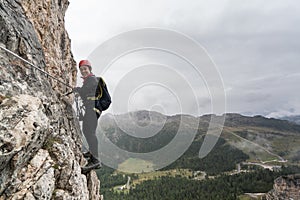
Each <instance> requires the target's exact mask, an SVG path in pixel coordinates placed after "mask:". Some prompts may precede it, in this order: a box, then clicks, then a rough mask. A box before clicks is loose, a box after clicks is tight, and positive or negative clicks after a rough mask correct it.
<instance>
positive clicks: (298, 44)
mask: <svg viewBox="0 0 300 200" xmlns="http://www.w3.org/2000/svg"><path fill="white" fill-rule="evenodd" d="M69 1H70V5H69V8H68V10H67V13H66V17H65V23H66V29H67V31H68V33H69V37H70V38H71V45H72V52H73V55H74V58H75V60H76V61H77V63H78V62H79V61H80V60H81V59H86V58H88V59H90V60H91V61H92V64H93V72H94V73H95V74H96V75H101V76H103V77H104V79H105V81H106V82H107V85H108V88H109V90H110V92H111V94H112V98H113V104H112V107H111V108H110V109H109V110H108V112H111V113H115V114H118V113H124V112H126V111H134V110H140V109H146V110H155V111H159V112H162V113H164V114H169V115H171V114H177V113H184V114H191V115H196V116H197V115H202V114H207V113H216V114H221V113H222V112H227V113H229V112H230V113H241V114H244V115H250V116H253V115H264V116H267V117H281V116H289V115H299V114H300V93H299V91H300V84H299V79H300V59H299V55H300V40H299V36H300V26H299V24H300V2H299V1H297V0H285V1H282V0H272V1H271V0H265V1H261V0H251V1H250V0H243V1H242V0H211V1H204V0H186V1H180V0H151V1H145V0H128V1H115V0H111V1H102V0H88V1H78V0H76V1H75V0H69ZM149 28H155V30H161V31H158V32H155V31H154V33H153V34H154V37H152V36H153V34H152V32H151V29H149ZM139 30H143V31H140V32H142V33H143V34H141V35H139V33H140V32H139ZM150 32H151V34H152V35H151V34H150ZM164 33H165V34H164ZM155 34H157V35H155ZM166 35H167V36H166ZM148 36H149V37H148ZM145 43H147V45H148V46H147V45H146V44H145ZM135 45H136V46H135ZM139 45H140V46H141V45H142V47H143V48H141V49H138V50H135V51H132V52H126V48H127V47H128V48H129V47H131V48H136V47H139ZM143 45H144V46H143ZM163 45H164V47H166V48H169V49H167V50H168V51H162V50H161V48H154V49H149V48H146V47H149V46H154V47H160V46H163ZM193 45H198V47H200V48H197V47H194V46H193ZM201 48H202V49H201ZM174 49H176V51H177V50H178V52H181V53H180V54H174V53H173V54H172V53H171V52H174ZM112 55H114V56H115V57H113V56H112ZM118 56H119V57H118ZM195 57H197V58H199V59H198V60H202V61H203V63H201V62H202V61H197V62H198V63H197V62H196V61H195V59H194V58H195ZM104 58H105V59H106V58H109V60H108V61H107V60H105V61H103V59H104ZM184 58H188V59H187V60H185V59H184ZM101 59H102V60H101ZM193 59H194V60H193ZM208 59H210V61H209V60H208ZM204 60H205V62H206V63H205V62H204ZM187 61H191V62H187ZM192 61H195V63H196V64H195V63H194V62H192ZM108 63H109V64H108ZM94 64H95V65H96V66H95V65H94ZM192 64H194V65H196V66H194V65H192ZM100 65H101V66H100ZM104 65H105V66H104ZM197 65H198V66H197ZM97 66H98V68H97ZM100 68H101V69H100ZM104 68H105V70H104ZM195 69H198V71H197V70H196V71H195ZM208 69H209V72H208V71H206V70H208ZM197 72H199V73H197ZM80 84H81V82H80V78H79V81H78V85H80ZM223 105H225V107H224V106H223Z"/></svg>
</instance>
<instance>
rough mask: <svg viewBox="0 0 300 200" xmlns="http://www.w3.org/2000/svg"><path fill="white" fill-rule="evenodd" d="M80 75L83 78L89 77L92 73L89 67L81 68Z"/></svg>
mask: <svg viewBox="0 0 300 200" xmlns="http://www.w3.org/2000/svg"><path fill="white" fill-rule="evenodd" d="M80 73H81V75H82V76H83V77H85V76H87V75H89V74H90V73H91V71H90V68H89V66H86V65H83V66H80Z"/></svg>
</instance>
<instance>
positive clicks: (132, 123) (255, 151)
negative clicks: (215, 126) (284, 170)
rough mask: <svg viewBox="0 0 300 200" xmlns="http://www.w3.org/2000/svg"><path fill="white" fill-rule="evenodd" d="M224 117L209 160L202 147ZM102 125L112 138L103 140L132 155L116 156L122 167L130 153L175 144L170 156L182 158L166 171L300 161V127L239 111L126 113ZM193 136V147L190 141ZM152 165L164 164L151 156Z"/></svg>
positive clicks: (217, 170) (217, 169)
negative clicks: (201, 155)
mask: <svg viewBox="0 0 300 200" xmlns="http://www.w3.org/2000/svg"><path fill="white" fill-rule="evenodd" d="M221 117H225V123H224V125H223V129H222V133H221V135H220V137H219V138H218V142H217V143H216V145H215V146H214V148H213V150H212V151H211V152H210V153H209V154H208V155H207V156H206V157H204V158H202V159H200V158H199V156H198V155H199V149H200V148H201V146H202V144H203V141H204V137H205V136H206V134H207V130H208V127H209V123H210V122H211V121H212V119H216V121H217V120H218V118H221ZM100 124H101V131H99V132H101V134H100V133H98V134H100V135H101V137H103V136H104V135H105V136H106V137H105V139H103V138H102V141H103V142H104V143H105V142H108V140H109V141H110V142H111V143H113V144H115V145H116V146H118V148H120V149H122V150H124V152H127V153H125V154H123V155H122V156H120V155H114V156H115V159H117V160H118V164H119V165H121V164H122V163H124V162H126V161H127V160H128V159H129V158H132V155H131V154H130V153H128V152H133V153H149V152H155V151H158V150H161V149H163V148H164V147H165V146H166V145H169V144H173V143H172V142H173V140H177V143H176V145H177V146H176V148H171V150H169V151H168V153H169V155H170V156H171V155H174V154H180V155H179V156H178V159H176V161H175V160H174V162H173V163H171V164H170V165H168V166H165V167H166V168H190V169H193V170H203V171H207V172H209V173H211V174H214V173H220V172H224V171H230V170H233V169H234V168H235V167H236V164H237V163H241V162H259V163H268V162H270V163H273V164H282V163H286V164H299V161H300V145H299V144H300V125H298V124H296V123H294V122H291V121H288V120H286V119H284V120H283V119H274V118H266V117H263V116H253V117H249V116H243V115H240V114H236V113H227V114H226V115H225V116H224V115H223V116H217V115H203V116H199V117H194V116H190V115H180V114H178V115H173V116H167V115H163V114H161V113H158V112H153V111H146V110H141V111H136V112H130V113H126V114H121V115H112V114H106V115H104V116H102V117H101V120H100ZM216 137H217V136H216ZM187 138H188V139H187ZM191 138H192V140H191V141H190V143H189V144H188V142H186V140H190V139H191ZM187 144H188V145H189V146H187V147H186V145H187ZM185 148H186V149H185ZM108 151H110V152H111V151H113V150H112V149H111V150H108ZM102 156H105V155H102ZM110 156H111V155H110ZM136 158H138V157H136ZM147 162H149V163H151V165H150V166H153V169H156V167H157V166H158V165H159V164H160V163H161V162H162V160H159V159H158V158H151V157H149V158H147ZM115 167H117V166H115ZM150 168H151V167H150Z"/></svg>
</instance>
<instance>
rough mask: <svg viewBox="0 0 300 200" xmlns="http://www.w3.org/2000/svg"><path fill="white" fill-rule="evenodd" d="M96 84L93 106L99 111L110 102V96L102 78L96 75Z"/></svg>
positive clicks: (105, 108)
mask: <svg viewBox="0 0 300 200" xmlns="http://www.w3.org/2000/svg"><path fill="white" fill-rule="evenodd" d="M97 80H98V86H97V89H96V100H95V108H97V109H98V110H100V111H104V110H107V109H108V108H109V106H110V104H111V97H110V94H109V92H108V89H107V87H106V83H105V82H104V80H103V78H101V77H97Z"/></svg>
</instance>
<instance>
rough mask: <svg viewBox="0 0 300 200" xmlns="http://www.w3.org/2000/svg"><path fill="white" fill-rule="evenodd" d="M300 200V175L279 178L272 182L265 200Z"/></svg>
mask: <svg viewBox="0 0 300 200" xmlns="http://www.w3.org/2000/svg"><path fill="white" fill-rule="evenodd" d="M285 199H293V200H300V174H298V175H289V176H281V177H279V178H277V179H276V180H275V181H274V186H273V189H272V190H271V191H270V192H269V193H268V194H267V200H285Z"/></svg>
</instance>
